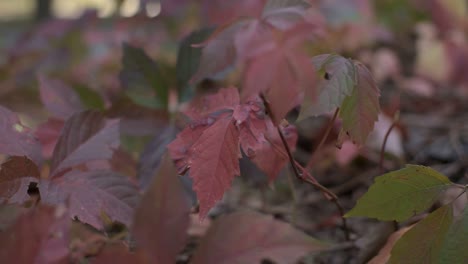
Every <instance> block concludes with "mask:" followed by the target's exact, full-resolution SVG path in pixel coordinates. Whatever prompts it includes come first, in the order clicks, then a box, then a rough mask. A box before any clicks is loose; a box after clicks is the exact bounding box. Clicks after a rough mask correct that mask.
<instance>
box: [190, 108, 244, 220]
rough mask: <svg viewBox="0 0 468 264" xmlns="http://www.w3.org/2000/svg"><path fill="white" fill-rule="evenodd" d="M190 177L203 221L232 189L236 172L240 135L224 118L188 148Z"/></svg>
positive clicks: (238, 172) (230, 120)
mask: <svg viewBox="0 0 468 264" xmlns="http://www.w3.org/2000/svg"><path fill="white" fill-rule="evenodd" d="M191 153H192V157H191V159H190V177H191V178H192V179H193V189H194V190H195V192H196V193H197V197H198V199H199V200H200V216H201V217H204V216H206V214H207V213H208V210H209V209H210V208H211V207H213V206H214V205H215V204H216V202H217V201H219V200H221V198H223V195H224V192H226V190H227V189H229V187H230V186H231V182H232V180H233V179H234V177H235V176H236V175H239V174H240V169H239V156H240V151H239V131H238V130H237V128H236V126H235V125H234V122H233V120H232V118H231V117H229V116H223V117H221V118H220V119H219V120H218V121H216V123H214V124H213V125H212V126H210V127H208V128H207V129H206V130H205V131H203V133H202V134H201V136H200V138H199V139H198V140H197V141H196V142H195V143H194V144H193V146H192V147H191Z"/></svg>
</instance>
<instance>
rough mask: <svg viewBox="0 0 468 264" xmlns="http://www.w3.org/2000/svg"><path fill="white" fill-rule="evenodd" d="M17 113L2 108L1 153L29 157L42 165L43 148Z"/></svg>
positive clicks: (0, 122) (0, 113)
mask: <svg viewBox="0 0 468 264" xmlns="http://www.w3.org/2000/svg"><path fill="white" fill-rule="evenodd" d="M29 132H30V131H29V129H28V128H27V127H25V126H23V124H21V122H20V121H19V119H18V116H16V114H15V113H13V112H11V111H10V110H8V109H6V108H4V107H2V106H0V134H1V135H2V136H1V137H0V152H1V153H4V154H8V155H14V156H27V157H28V158H30V159H31V160H32V161H34V162H35V163H36V164H38V165H39V164H41V161H42V157H41V146H40V145H39V142H38V141H37V140H36V138H34V136H33V135H32V134H31V133H29Z"/></svg>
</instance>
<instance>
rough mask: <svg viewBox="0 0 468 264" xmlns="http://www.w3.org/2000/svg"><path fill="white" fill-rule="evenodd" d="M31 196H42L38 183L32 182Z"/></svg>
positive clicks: (29, 190)
mask: <svg viewBox="0 0 468 264" xmlns="http://www.w3.org/2000/svg"><path fill="white" fill-rule="evenodd" d="M28 195H29V196H40V193H39V188H37V182H30V183H29V186H28Z"/></svg>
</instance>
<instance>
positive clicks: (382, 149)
mask: <svg viewBox="0 0 468 264" xmlns="http://www.w3.org/2000/svg"><path fill="white" fill-rule="evenodd" d="M399 116H400V114H399V113H398V112H397V113H396V114H395V117H394V118H393V122H392V125H391V126H390V127H389V128H388V130H387V133H385V137H384V141H383V143H382V148H381V149H380V159H379V170H380V173H381V174H382V173H383V172H384V167H383V162H384V155H385V146H386V145H387V141H388V137H389V136H390V133H391V132H392V130H393V129H394V128H395V126H396V125H397V124H398V121H399Z"/></svg>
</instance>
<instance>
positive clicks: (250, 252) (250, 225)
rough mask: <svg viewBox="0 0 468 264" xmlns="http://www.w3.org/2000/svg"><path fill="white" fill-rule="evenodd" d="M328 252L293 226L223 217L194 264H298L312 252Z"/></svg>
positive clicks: (241, 215)
mask: <svg viewBox="0 0 468 264" xmlns="http://www.w3.org/2000/svg"><path fill="white" fill-rule="evenodd" d="M326 248H327V245H326V244H324V243H322V242H319V241H317V240H315V239H313V238H311V237H309V236H307V235H306V234H304V233H302V232H300V231H298V230H295V229H294V228H293V227H291V226H290V225H289V224H287V223H284V222H280V221H277V220H275V219H273V218H272V217H271V216H266V215H261V214H258V213H254V212H237V213H233V214H231V215H226V216H221V217H220V218H219V219H217V220H216V221H215V222H214V223H213V224H212V226H211V227H210V229H209V230H208V233H207V234H206V235H205V237H203V239H202V241H201V242H200V245H199V246H198V248H197V250H196V251H195V253H194V256H193V260H192V263H193V264H201V263H203V264H205V263H210V264H211V263H225V264H241V263H260V262H261V261H262V260H263V259H270V260H272V261H274V262H275V263H291V264H293V263H296V261H297V260H298V259H299V258H300V257H301V256H304V255H305V254H307V253H309V252H317V251H320V250H324V249H326Z"/></svg>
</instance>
